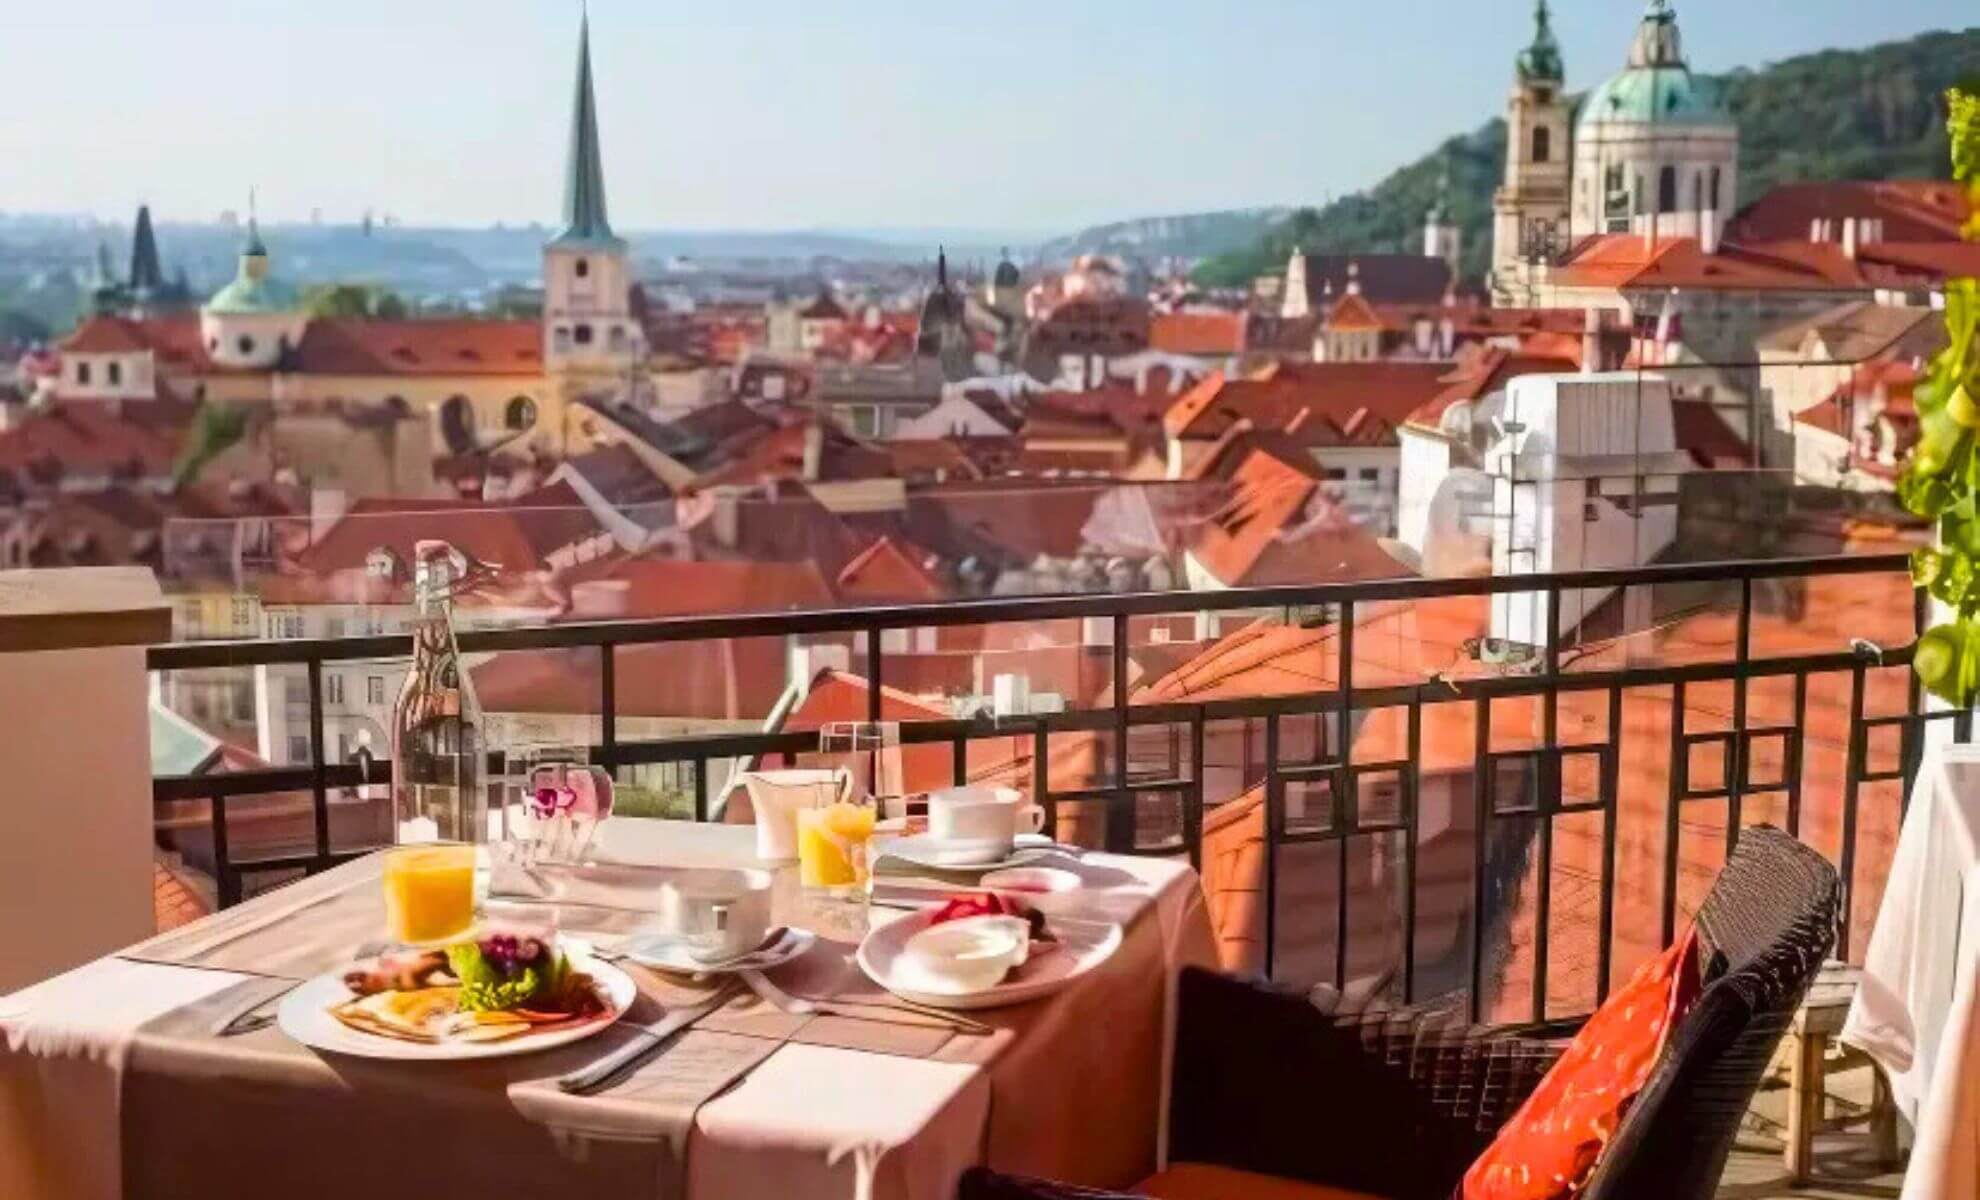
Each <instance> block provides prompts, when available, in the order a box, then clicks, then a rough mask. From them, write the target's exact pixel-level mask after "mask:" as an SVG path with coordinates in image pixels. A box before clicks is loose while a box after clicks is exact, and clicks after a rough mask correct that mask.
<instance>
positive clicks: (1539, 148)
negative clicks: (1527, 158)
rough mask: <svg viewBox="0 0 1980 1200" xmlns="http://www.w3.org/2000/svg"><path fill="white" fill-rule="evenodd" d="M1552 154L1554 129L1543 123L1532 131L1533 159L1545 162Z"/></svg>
mask: <svg viewBox="0 0 1980 1200" xmlns="http://www.w3.org/2000/svg"><path fill="white" fill-rule="evenodd" d="M1553 154H1554V131H1553V130H1551V129H1549V128H1547V127H1546V126H1545V125H1542V126H1540V127H1539V128H1537V129H1535V130H1534V131H1533V161H1534V162H1537V163H1543V162H1546V161H1547V160H1548V159H1550V158H1552V157H1553Z"/></svg>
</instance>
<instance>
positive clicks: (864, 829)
mask: <svg viewBox="0 0 1980 1200" xmlns="http://www.w3.org/2000/svg"><path fill="white" fill-rule="evenodd" d="M878 817H879V808H878V805H877V804H875V803H874V801H873V800H872V799H870V798H858V797H855V798H851V799H845V800H838V801H834V802H833V803H831V804H828V805H825V806H823V807H820V808H801V809H799V810H798V811H797V851H798V884H799V885H800V886H801V887H803V888H804V889H805V890H806V891H809V892H825V893H827V894H830V895H832V896H836V897H843V896H850V895H859V896H864V895H865V894H866V885H867V881H868V879H869V878H870V876H871V870H872V865H871V863H869V862H868V860H867V846H868V844H869V843H870V842H872V840H873V827H874V825H875V824H876V823H877V820H878Z"/></svg>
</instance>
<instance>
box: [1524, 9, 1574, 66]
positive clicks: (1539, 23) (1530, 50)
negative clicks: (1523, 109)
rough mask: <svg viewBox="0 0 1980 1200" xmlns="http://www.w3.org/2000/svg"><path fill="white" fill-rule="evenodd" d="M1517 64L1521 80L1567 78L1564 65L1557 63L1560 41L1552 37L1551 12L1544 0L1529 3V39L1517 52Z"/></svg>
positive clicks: (1559, 59)
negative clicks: (1530, 20) (1531, 8)
mask: <svg viewBox="0 0 1980 1200" xmlns="http://www.w3.org/2000/svg"><path fill="white" fill-rule="evenodd" d="M1517 64H1518V69H1519V77H1520V80H1521V81H1522V82H1526V83H1560V82H1562V81H1564V80H1565V79H1566V78H1567V69H1566V67H1564V66H1563V65H1562V63H1561V44H1560V42H1559V41H1558V40H1557V39H1556V38H1555V37H1554V22H1553V15H1552V14H1551V13H1550V12H1549V11H1548V9H1547V0H1537V2H1536V3H1535V5H1534V7H1533V41H1532V43H1531V44H1530V45H1528V46H1527V47H1526V49H1524V50H1521V51H1520V52H1519V58H1518V60H1517Z"/></svg>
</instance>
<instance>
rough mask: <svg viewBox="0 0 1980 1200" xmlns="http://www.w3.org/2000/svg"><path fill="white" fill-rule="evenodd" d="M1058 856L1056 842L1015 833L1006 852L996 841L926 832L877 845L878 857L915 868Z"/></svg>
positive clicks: (1010, 863)
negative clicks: (965, 839)
mask: <svg viewBox="0 0 1980 1200" xmlns="http://www.w3.org/2000/svg"><path fill="white" fill-rule="evenodd" d="M1061 853H1064V851H1063V850H1062V849H1061V848H1060V847H1059V844H1058V843H1057V842H1054V841H1053V840H1052V839H1051V838H1048V837H1045V836H1043V835H1042V834H1036V833H1023V834H1019V835H1018V836H1017V839H1016V840H1015V841H1014V842H1013V843H1012V845H1011V848H1010V849H1009V850H1005V849H1004V845H1003V843H1002V842H1001V841H999V840H991V841H954V840H950V839H946V838H938V837H936V836H935V835H933V834H928V833H917V834H915V835H913V836H912V837H904V838H899V839H896V840H894V841H891V842H882V843H879V844H878V846H877V857H879V858H885V857H888V856H892V857H894V858H898V859H901V860H902V861H904V862H910V863H913V864H914V865H916V866H918V867H936V868H940V869H943V870H969V871H974V870H984V871H995V870H999V869H1002V868H1005V867H1019V866H1024V865H1025V864H1027V863H1032V862H1036V861H1037V860H1038V859H1040V858H1042V857H1044V856H1047V855H1051V854H1061Z"/></svg>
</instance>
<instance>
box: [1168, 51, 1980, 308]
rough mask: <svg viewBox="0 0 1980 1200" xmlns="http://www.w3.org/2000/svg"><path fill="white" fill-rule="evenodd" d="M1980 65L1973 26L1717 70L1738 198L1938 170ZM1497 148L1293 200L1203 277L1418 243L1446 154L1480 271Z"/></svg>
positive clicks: (1497, 132)
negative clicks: (1948, 112) (1797, 183)
mask: <svg viewBox="0 0 1980 1200" xmlns="http://www.w3.org/2000/svg"><path fill="white" fill-rule="evenodd" d="M1508 62H1509V63H1510V60H1508ZM1508 69H1509V70H1510V65H1509V66H1508ZM1975 77H1980V28H1975V29H1968V30H1966V31H1964V32H1961V33H1930V34H1925V35H1923V36H1920V37H1917V38H1913V39H1912V40H1910V41H1907V42H1891V43H1887V44H1885V45H1881V46H1873V47H1870V48H1869V49H1866V50H1825V51H1823V52H1821V53H1819V54H1808V55H1803V56H1802V57H1800V58H1791V59H1787V60H1786V61H1784V62H1779V63H1775V64H1773V65H1771V66H1768V67H1763V68H1761V69H1759V70H1741V71H1736V72H1734V73H1732V74H1730V75H1726V76H1721V77H1720V82H1721V84H1722V85H1723V86H1724V88H1725V91H1726V98H1727V101H1728V102H1729V103H1730V104H1731V106H1732V110H1733V112H1734V114H1735V115H1737V116H1738V118H1739V129H1740V202H1741V203H1745V202H1746V201H1748V200H1751V199H1753V198H1754V197H1756V196H1758V195H1760V194H1761V193H1762V192H1765V191H1766V190H1767V189H1768V188H1770V187H1772V186H1774V185H1775V184H1777V183H1783V182H1787V181H1790V180H1823V179H1900V178H1938V177H1941V176H1944V175H1945V173H1946V154H1947V147H1946V133H1945V101H1944V94H1945V90H1946V89H1947V88H1948V87H1951V86H1952V85H1953V84H1955V83H1957V82H1959V81H1961V80H1963V79H1972V78H1975ZM1505 146H1506V126H1505V122H1504V121H1503V120H1493V121H1491V122H1489V123H1487V124H1486V125H1484V126H1482V127H1481V128H1479V129H1478V130H1477V131H1475V132H1473V133H1470V134H1467V135H1464V136H1461V137H1454V138H1452V139H1450V140H1449V141H1447V142H1445V143H1444V144H1443V145H1442V146H1439V147H1438V148H1437V149H1436V150H1434V151H1432V152H1431V153H1430V154H1428V155H1426V156H1424V157H1423V158H1422V159H1419V160H1418V161H1416V162H1413V163H1411V164H1409V165H1408V166H1406V167H1403V168H1402V169H1400V170H1398V171H1396V172H1395V173H1394V174H1392V175H1390V176H1389V177H1388V178H1387V179H1384V180H1382V181H1381V182H1380V183H1378V184H1376V185H1375V186H1374V187H1372V188H1370V189H1369V190H1367V191H1366V192H1360V193H1357V194H1355V195H1352V196H1346V197H1343V198H1341V199H1339V200H1336V201H1334V202H1333V203H1332V204H1329V205H1327V206H1326V207H1325V208H1322V209H1312V208H1302V209H1299V210H1297V211H1295V212H1294V213H1293V214H1292V215H1291V216H1290V217H1288V218H1286V220H1285V221H1284V222H1283V223H1281V224H1279V225H1277V226H1275V227H1274V228H1273V229H1272V230H1271V231H1270V232H1269V233H1267V234H1266V235H1265V236H1264V237H1263V238H1262V239H1260V240H1259V241H1258V242H1257V243H1256V244H1254V245H1253V246H1251V247H1249V248H1248V249H1245V250H1239V251H1234V252H1232V253H1229V254H1223V255H1219V256H1217V257H1215V258H1212V259H1209V260H1207V261H1206V262H1205V263H1204V264H1203V265H1202V266H1201V267H1199V268H1198V270H1197V278H1198V280H1199V281H1201V282H1203V283H1206V284H1211V285H1215V286H1222V287H1238V286H1243V285H1244V284H1246V283H1248V282H1249V281H1250V280H1251V279H1252V278H1253V277H1255V276H1257V275H1258V274H1260V273H1261V272H1264V271H1268V270H1277V269H1279V268H1281V267H1283V266H1284V265H1285V261H1286V257H1287V255H1288V254H1290V253H1291V251H1292V248H1293V246H1295V245H1298V246H1303V247H1305V249H1306V250H1307V251H1309V252H1311V253H1318V254H1328V253H1349V252H1355V251H1361V252H1368V253H1383V252H1389V253H1394V252H1404V253H1411V254H1416V253H1421V252H1422V247H1423V215H1424V213H1426V212H1427V211H1429V208H1430V205H1431V203H1432V202H1433V201H1434V200H1435V198H1436V195H1437V181H1438V178H1439V176H1440V175H1441V174H1442V172H1443V171H1444V169H1445V164H1446V163H1448V164H1449V168H1450V172H1451V208H1452V210H1453V212H1454V214H1455V215H1456V217H1457V221H1458V224H1459V226H1460V227H1461V228H1462V229H1463V230H1464V245H1465V253H1464V273H1465V276H1466V277H1467V278H1469V279H1472V280H1481V279H1483V278H1484V275H1485V271H1486V268H1487V266H1488V264H1489V260H1490V256H1491V242H1492V192H1493V189H1494V188H1496V187H1497V186H1498V185H1499V180H1500V177H1501V175H1502V174H1503V172H1504V163H1505Z"/></svg>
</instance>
